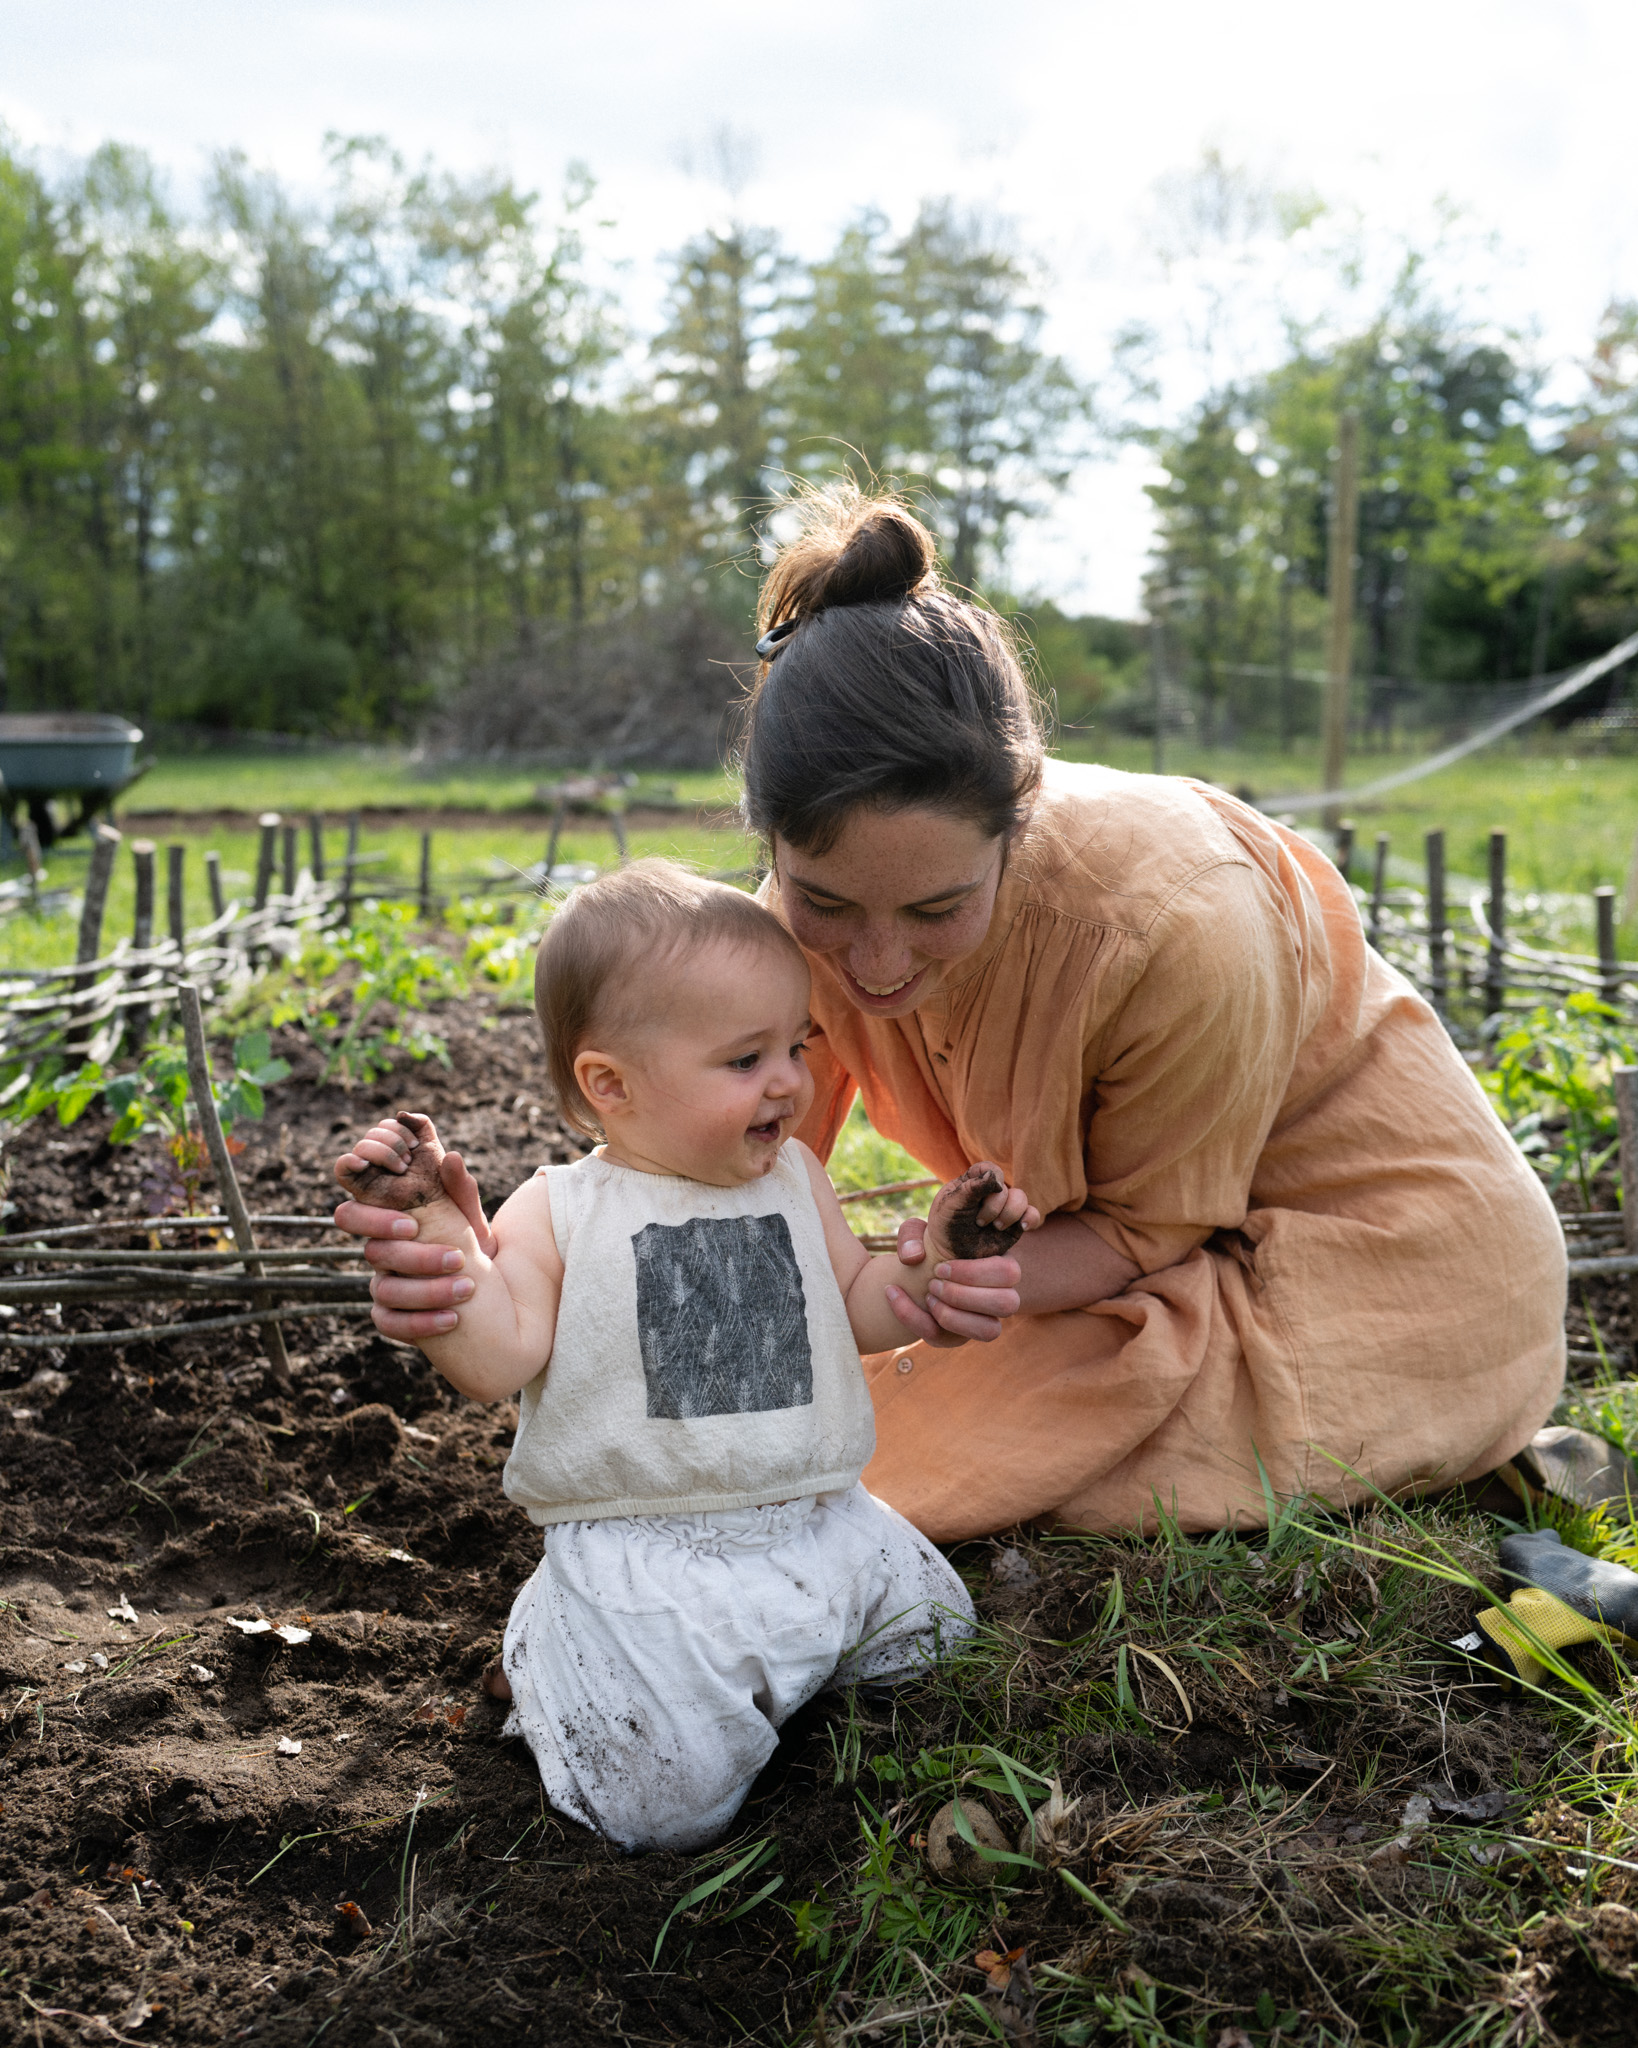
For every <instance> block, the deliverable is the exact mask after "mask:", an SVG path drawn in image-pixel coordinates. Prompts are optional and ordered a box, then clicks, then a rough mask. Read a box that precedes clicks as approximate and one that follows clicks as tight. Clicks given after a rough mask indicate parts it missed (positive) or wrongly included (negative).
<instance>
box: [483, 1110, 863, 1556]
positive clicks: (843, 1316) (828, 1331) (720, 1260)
mask: <svg viewBox="0 0 1638 2048" xmlns="http://www.w3.org/2000/svg"><path fill="white" fill-rule="evenodd" d="M539 1172H540V1174H541V1175H542V1176H543V1177H544V1179H545V1181H546V1185H547V1189H548V1191H549V1194H550V1197H551V1204H552V1226H553V1229H554V1230H555V1232H556V1235H557V1244H558V1249H559V1251H560V1252H561V1253H562V1254H563V1266H564V1275H563V1299H562V1302H561V1304H560V1306H559V1308H558V1313H557V1336H556V1339H555V1341H554V1343H553V1346H552V1357H551V1363H550V1364H549V1365H548V1366H547V1368H546V1369H545V1370H544V1371H543V1372H541V1373H539V1374H537V1375H536V1377H535V1378H534V1379H532V1380H531V1381H530V1382H529V1384H528V1386H526V1387H525V1388H524V1389H523V1392H522V1393H521V1394H520V1395H519V1396H518V1431H517V1437H516V1439H515V1440H514V1442H513V1445H512V1455H511V1456H510V1457H509V1458H508V1459H507V1461H506V1471H505V1475H504V1478H503V1481H502V1483H503V1484H504V1486H505V1488H506V1492H507V1494H508V1496H509V1497H510V1498H511V1499H513V1500H515V1501H516V1502H518V1504H519V1505H520V1506H522V1507H525V1508H527V1509H528V1511H529V1517H530V1519H531V1521H534V1522H538V1523H541V1524H542V1525H545V1524H548V1523H552V1522H591V1521H602V1520H606V1519H607V1518H608V1517H610V1516H613V1515H675V1514H697V1513H703V1512H706V1511H709V1510H713V1509H720V1508H749V1507H762V1506H764V1505H766V1504H767V1503H768V1502H770V1501H781V1500H790V1499H792V1498H794V1497H796V1496H798V1495H801V1494H812V1493H830V1492H834V1491H839V1490H841V1489H844V1488H846V1487H850V1486H852V1485H853V1484H854V1483H855V1482H856V1481H857V1479H858V1477H859V1474H860V1473H861V1472H862V1471H863V1470H864V1468H865V1466H866V1464H867V1463H868V1462H869V1460H870V1456H871V1453H872V1452H873V1451H874V1449H875V1447H876V1423H875V1416H874V1412H873V1411H872V1408H871V1405H870V1394H869V1391H868V1389H867V1388H866V1386H865V1378H864V1369H863V1367H862V1366H861V1365H860V1363H859V1353H858V1348H857V1346H856V1345H855V1344H854V1341H853V1333H852V1331H851V1329H850V1328H849V1327H848V1320H847V1309H846V1306H845V1305H844V1303H843V1300H842V1292H841V1289H840V1288H839V1287H838V1286H837V1284H836V1276H835V1273H834V1272H833V1271H832V1269H831V1263H830V1255H829V1253H828V1252H827V1250H826V1249H825V1233H824V1226H823V1225H822V1223H821V1222H820V1219H819V1209H818V1205H817V1204H816V1203H815V1201H814V1199H813V1189H812V1187H811V1185H810V1184H809V1181H808V1176H807V1170H806V1168H805V1167H804V1165H803V1162H802V1159H801V1156H800V1155H799V1154H798V1153H796V1152H795V1151H794V1150H793V1149H792V1147H791V1146H790V1145H789V1144H786V1145H784V1146H782V1147H781V1148H780V1151H779V1154H778V1157H777V1158H776V1160H775V1162H774V1168H773V1171H772V1172H771V1173H769V1174H767V1175H765V1176H764V1177H763V1178H762V1179H761V1180H756V1181H750V1182H747V1183H746V1184H745V1185H743V1186H740V1187H732V1188H716V1187H708V1186H707V1185H706V1184H705V1183H704V1182H703V1181H695V1180H682V1179H680V1178H674V1177H673V1176H671V1175H669V1174H657V1173H638V1172H637V1171H635V1170H634V1169H633V1168H632V1167H629V1166H617V1165H616V1164H615V1163H614V1162H613V1161H612V1160H608V1159H603V1158H600V1157H599V1156H598V1155H597V1154H596V1153H591V1154H589V1155H588V1156H587V1157H586V1158H584V1159H581V1160H577V1161H576V1162H575V1164H574V1165H572V1166H543V1167H541V1168H540V1169H539Z"/></svg>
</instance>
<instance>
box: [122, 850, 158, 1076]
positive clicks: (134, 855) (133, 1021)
mask: <svg viewBox="0 0 1638 2048" xmlns="http://www.w3.org/2000/svg"><path fill="white" fill-rule="evenodd" d="M131 859H132V860H133V861H134V862H135V864H136V916H135V918H134V919H133V920H132V924H131V945H132V948H133V949H134V950H135V951H136V952H138V953H146V952H148V951H149V950H150V949H151V947H152V946H153V942H154V843H153V841H152V840H151V839H133V840H132V841H131ZM137 973H138V974H139V975H140V976H141V978H142V979H143V980H144V981H147V980H151V979H152V977H153V969H152V968H151V967H139V968H138V969H137ZM125 1043H126V1044H127V1045H128V1046H129V1047H130V1049H131V1051H132V1052H134V1053H136V1054H138V1055H139V1056H140V1055H141V1054H142V1053H143V1052H144V1051H146V1049H147V1043H148V1006H147V1004H146V1003H133V1004H132V1005H131V1007H130V1009H128V1010H127V1011H126V1013H125Z"/></svg>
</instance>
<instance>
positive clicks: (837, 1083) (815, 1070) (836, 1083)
mask: <svg viewBox="0 0 1638 2048" xmlns="http://www.w3.org/2000/svg"><path fill="white" fill-rule="evenodd" d="M807 1062H808V1072H809V1073H810V1074H811V1075H812V1076H813V1107H812V1108H811V1109H810V1110H809V1111H808V1113H807V1115H806V1116H805V1117H804V1118H803V1119H802V1121H801V1124H800V1125H799V1126H798V1128H797V1132H796V1135H797V1136H798V1137H799V1138H800V1139H801V1140H802V1143H803V1144H804V1145H806V1146H807V1148H808V1150H809V1151H810V1152H812V1153H813V1154H814V1156H815V1157H816V1158H817V1159H818V1160H819V1162H820V1163H821V1165H822V1164H823V1163H824V1162H825V1161H826V1160H827V1159H829V1157H830V1155H831V1151H832V1148H833V1147H834V1146H835V1143H836V1139H837V1136H838V1134H839V1133H840V1131H841V1128H842V1126H843V1124H845V1123H846V1122H847V1113H848V1111H849V1110H850V1109H851V1108H852V1107H853V1098H854V1096H855V1095H857V1094H858V1092H859V1090H858V1084H857V1083H856V1082H855V1081H854V1079H853V1076H852V1075H851V1074H850V1073H849V1072H848V1071H847V1069H846V1068H845V1067H844V1066H843V1065H842V1063H841V1061H840V1060H839V1059H838V1058H837V1057H836V1055H835V1053H833V1052H832V1051H831V1049H830V1040H829V1039H828V1038H826V1037H825V1035H824V1033H823V1032H821V1031H818V1030H815V1031H814V1032H813V1033H812V1034H811V1035H810V1036H809V1039H808V1043H807Z"/></svg>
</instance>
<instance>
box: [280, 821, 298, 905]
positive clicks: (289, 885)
mask: <svg viewBox="0 0 1638 2048" xmlns="http://www.w3.org/2000/svg"><path fill="white" fill-rule="evenodd" d="M283 831H284V896H285V901H286V902H287V903H288V902H289V900H290V898H291V897H292V896H294V895H295V893H296V828H295V826H294V825H286V826H285V827H284V828H283Z"/></svg>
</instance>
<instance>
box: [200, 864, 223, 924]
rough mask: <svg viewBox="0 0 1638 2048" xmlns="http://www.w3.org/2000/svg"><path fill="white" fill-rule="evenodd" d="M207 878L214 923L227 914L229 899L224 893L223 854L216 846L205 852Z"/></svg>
mask: <svg viewBox="0 0 1638 2048" xmlns="http://www.w3.org/2000/svg"><path fill="white" fill-rule="evenodd" d="M205 880H206V881H207V882H208V883H209V885H210V915H211V922H212V923H213V924H215V923H219V922H220V920H221V919H222V918H224V917H226V916H227V901H226V899H225V898H224V897H223V895H222V856H221V855H220V854H219V853H218V852H217V851H216V848H215V847H214V846H212V847H209V848H207V850H206V853H205Z"/></svg>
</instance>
